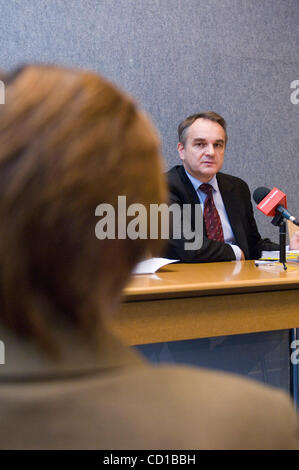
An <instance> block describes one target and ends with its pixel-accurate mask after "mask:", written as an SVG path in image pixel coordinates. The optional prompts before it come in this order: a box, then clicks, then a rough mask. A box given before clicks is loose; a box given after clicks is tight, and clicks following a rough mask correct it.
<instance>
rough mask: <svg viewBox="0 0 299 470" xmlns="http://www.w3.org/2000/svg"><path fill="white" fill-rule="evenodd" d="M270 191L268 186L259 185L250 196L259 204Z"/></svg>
mask: <svg viewBox="0 0 299 470" xmlns="http://www.w3.org/2000/svg"><path fill="white" fill-rule="evenodd" d="M270 191H271V190H270V189H269V188H265V187H264V186H261V187H260V188H257V189H256V190H255V191H254V193H253V195H252V197H253V199H254V201H255V202H256V203H257V204H259V203H260V202H261V201H262V200H263V199H264V198H265V197H266V196H267V195H268V194H269V193H270Z"/></svg>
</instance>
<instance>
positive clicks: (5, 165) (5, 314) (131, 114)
mask: <svg viewBox="0 0 299 470" xmlns="http://www.w3.org/2000/svg"><path fill="white" fill-rule="evenodd" d="M4 81H5V83H6V96H5V98H6V103H5V105H1V106H0V141H1V146H0V276H1V293H0V322H1V323H4V324H6V325H7V326H9V327H10V328H11V329H13V330H14V331H15V332H16V333H19V334H21V335H23V336H25V337H31V338H34V339H35V340H36V341H39V342H40V343H41V344H42V345H43V346H45V347H47V346H49V345H50V337H51V336H53V331H54V330H55V324H57V323H59V322H60V321H61V322H69V323H70V324H72V325H73V326H74V328H77V329H79V330H81V331H84V332H86V333H87V334H91V333H92V331H95V330H96V329H97V328H98V327H99V324H100V323H101V319H102V316H103V314H105V311H106V310H108V311H109V310H110V309H111V308H112V303H113V301H114V300H115V298H117V297H119V294H120V292H121V289H122V287H123V286H124V283H125V282H126V281H127V279H128V275H129V273H130V271H131V269H132V267H133V266H134V264H135V263H136V262H137V261H139V260H140V259H141V257H142V256H143V255H144V254H145V252H146V250H151V251H152V252H155V249H156V248H157V247H158V246H159V242H157V241H155V240H149V239H142V240H141V239H137V240H130V239H129V238H126V239H117V220H116V239H114V240H112V239H105V240H98V239H97V238H96V236H95V225H96V222H97V219H96V217H95V209H96V207H97V206H98V205H99V204H101V203H108V204H111V205H112V206H113V207H117V202H118V196H119V195H125V196H126V199H127V200H126V202H127V206H129V205H130V204H132V203H136V202H138V203H142V204H144V205H148V204H150V203H153V202H154V203H160V202H163V201H164V197H165V188H164V181H163V176H162V171H161V170H162V168H161V160H160V154H159V143H158V139H157V137H156V135H155V132H154V131H153V128H152V126H151V124H150V123H149V122H148V120H147V119H146V118H145V117H144V116H143V114H142V113H141V112H140V111H139V110H138V109H136V106H135V104H134V102H133V101H132V100H131V99H130V98H128V97H127V96H126V95H125V94H124V93H122V92H120V91H119V90H117V89H116V88H115V87H114V86H112V85H111V84H110V83H108V82H107V81H105V80H104V79H102V78H101V77H99V76H98V75H96V74H93V73H89V72H85V71H81V70H73V69H64V68H61V67H55V66H37V65H29V66H25V67H23V68H21V69H19V70H17V71H16V72H15V73H14V74H13V75H11V76H9V75H8V76H7V77H6V79H5V80H4Z"/></svg>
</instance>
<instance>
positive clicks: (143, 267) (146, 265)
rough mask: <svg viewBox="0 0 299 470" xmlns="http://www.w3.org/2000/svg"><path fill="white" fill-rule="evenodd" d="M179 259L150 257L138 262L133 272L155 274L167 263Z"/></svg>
mask: <svg viewBox="0 0 299 470" xmlns="http://www.w3.org/2000/svg"><path fill="white" fill-rule="evenodd" d="M177 261H179V260H178V259H167V258H150V259H147V260H145V261H141V262H140V263H138V264H137V265H136V266H135V268H134V270H133V274H154V273H155V272H156V271H158V269H160V268H162V267H163V266H166V265H167V264H171V263H176V262H177Z"/></svg>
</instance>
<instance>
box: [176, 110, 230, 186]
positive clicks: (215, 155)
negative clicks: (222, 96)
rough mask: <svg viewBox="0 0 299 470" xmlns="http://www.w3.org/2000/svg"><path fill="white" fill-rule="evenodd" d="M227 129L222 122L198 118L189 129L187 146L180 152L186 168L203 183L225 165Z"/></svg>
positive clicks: (179, 150) (179, 147) (181, 146)
mask: <svg viewBox="0 0 299 470" xmlns="http://www.w3.org/2000/svg"><path fill="white" fill-rule="evenodd" d="M224 150H225V131H224V129H223V127H222V126H220V124H218V123H217V122H214V121H209V120H208V119H202V118H200V119H197V120H196V121H195V122H194V123H193V124H192V125H191V126H190V127H189V128H188V129H187V138H186V143H185V146H184V145H183V144H182V143H181V142H179V143H178V152H179V155H180V158H181V160H182V162H183V165H184V167H185V169H186V170H187V171H188V173H190V175H192V176H194V177H195V178H198V179H199V180H200V181H201V182H202V183H207V182H208V181H210V180H211V179H212V178H213V176H214V175H216V173H218V171H220V169H221V167H222V165H223V159H224Z"/></svg>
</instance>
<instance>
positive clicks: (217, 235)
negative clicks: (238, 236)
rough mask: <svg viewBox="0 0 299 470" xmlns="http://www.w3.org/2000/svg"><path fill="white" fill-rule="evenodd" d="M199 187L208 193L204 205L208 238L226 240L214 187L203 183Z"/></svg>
mask: <svg viewBox="0 0 299 470" xmlns="http://www.w3.org/2000/svg"><path fill="white" fill-rule="evenodd" d="M199 189H200V190H201V191H202V192H204V193H206V195H207V197H206V199H205V207H204V214H203V215H204V220H205V224H206V230H207V235H208V238H210V239H211V240H215V241H217V242H224V237H223V230H222V225H221V219H220V216H219V214H218V211H217V209H216V206H215V204H214V199H213V194H212V191H213V187H212V186H211V185H210V184H208V183H204V184H202V185H201V186H200V187H199Z"/></svg>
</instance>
